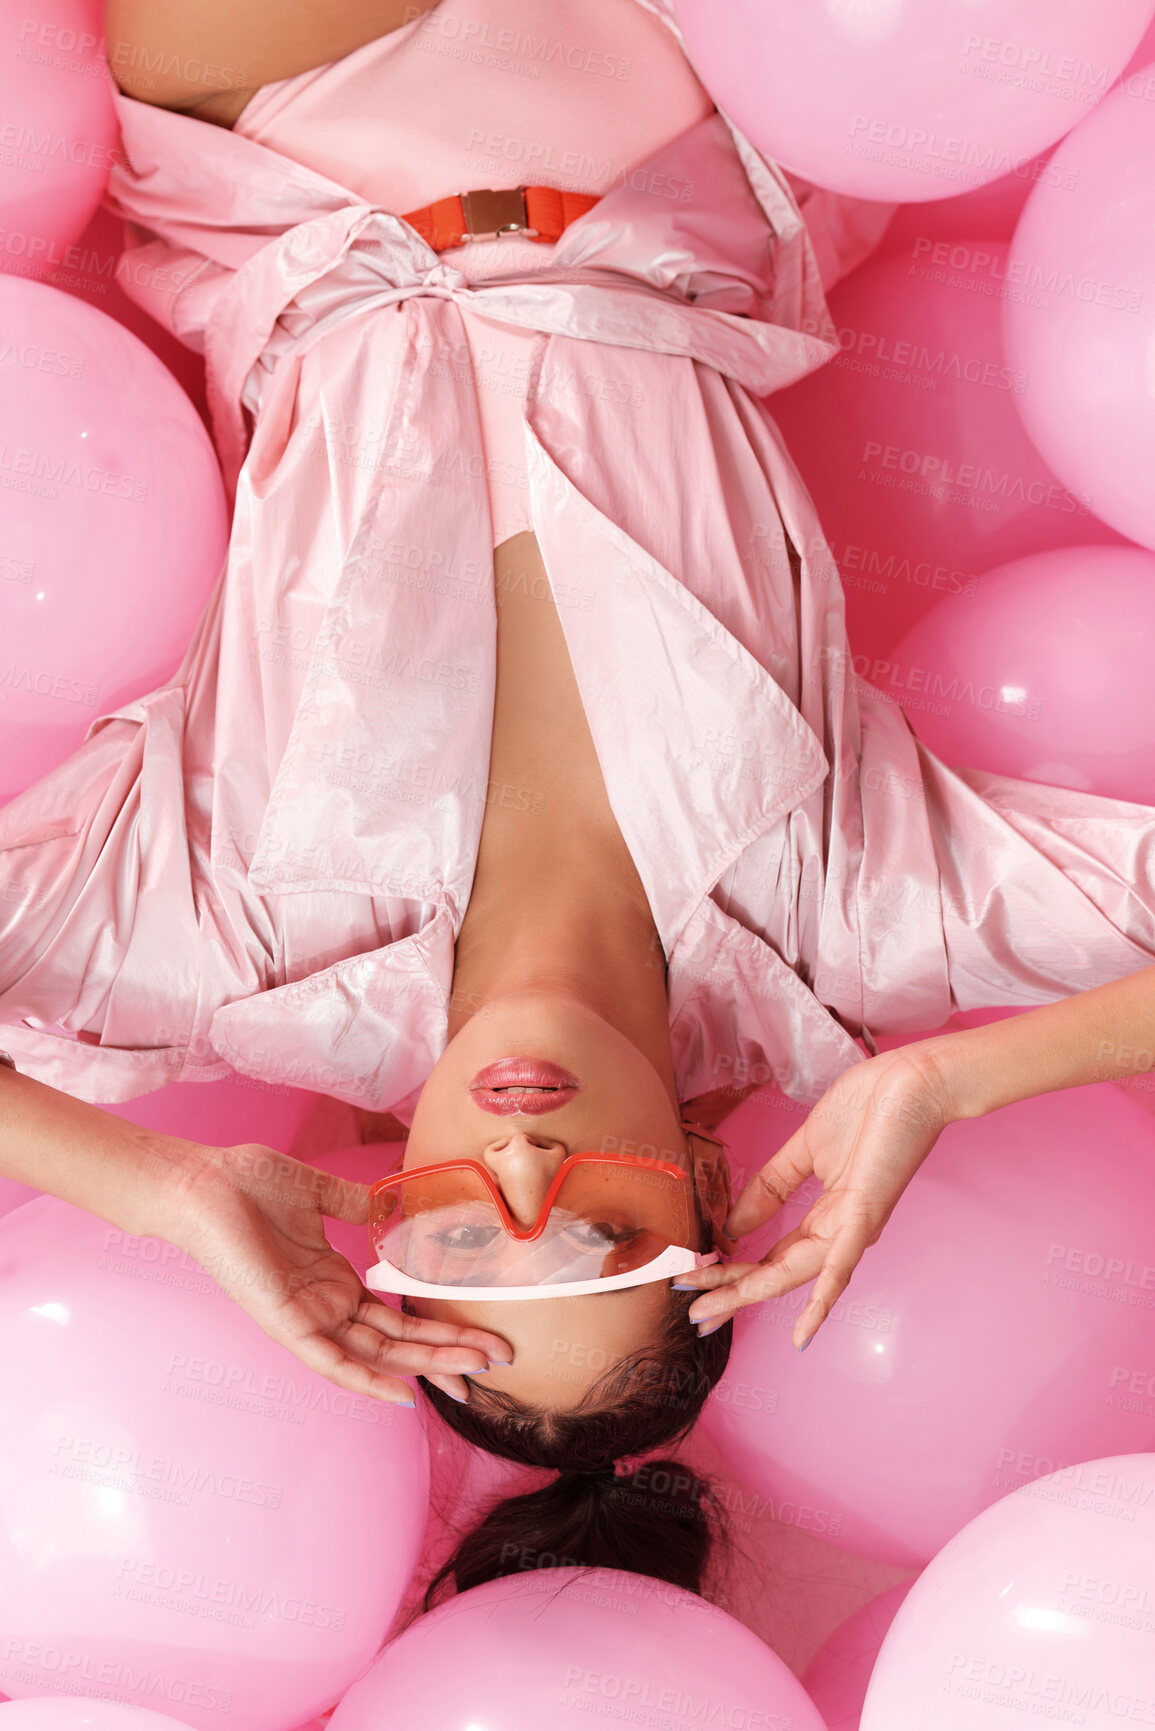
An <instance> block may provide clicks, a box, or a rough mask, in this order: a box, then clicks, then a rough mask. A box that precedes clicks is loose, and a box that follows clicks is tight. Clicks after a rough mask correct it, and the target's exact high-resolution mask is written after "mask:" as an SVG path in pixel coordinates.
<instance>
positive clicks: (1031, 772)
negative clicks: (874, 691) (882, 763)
mask: <svg viewBox="0 0 1155 1731" xmlns="http://www.w3.org/2000/svg"><path fill="white" fill-rule="evenodd" d="M888 659H889V666H888V667H887V668H886V669H885V670H884V671H881V672H880V673H879V675H878V676H877V677H876V679H875V683H876V684H877V685H879V686H880V687H882V689H883V690H885V691H887V692H889V693H890V694H891V695H892V696H893V697H894V698H895V699H896V700H897V701H898V702H899V703H904V702H906V701H907V700H908V697H909V694H910V693H911V692H917V693H919V702H918V706H917V711H916V712H915V713H912V714H911V718H910V719H911V723H912V725H913V727H914V729H915V731H916V733H917V734H918V736H919V738H920V739H922V740H924V741H925V743H926V744H927V745H928V746H929V747H930V749H931V750H932V751H933V752H935V753H936V755H937V756H939V757H941V758H942V759H943V760H944V762H946V763H949V764H954V765H964V766H966V767H967V768H971V769H989V770H993V771H995V772H997V773H998V774H1000V775H1013V776H1017V777H1019V778H1020V779H1023V780H1027V781H1043V782H1049V783H1053V784H1055V785H1058V786H1062V787H1075V788H1081V789H1082V790H1083V791H1085V792H1088V793H1098V794H1103V795H1105V796H1107V797H1108V798H1111V799H1123V800H1133V801H1136V802H1138V803H1140V804H1144V805H1155V705H1153V704H1152V702H1151V695H1150V690H1149V679H1150V669H1151V667H1152V664H1153V663H1155V553H1149V552H1147V551H1146V549H1140V548H1138V547H1064V548H1059V549H1057V550H1055V551H1054V552H1051V553H1035V554H1032V555H1031V556H1030V557H1029V558H1027V559H1019V560H1016V561H1014V562H1013V563H1011V564H1009V565H1002V566H999V567H998V568H997V569H995V570H994V571H988V572H984V574H983V577H982V579H981V581H980V584H979V588H978V592H977V594H976V595H975V597H974V599H973V600H972V602H971V604H970V606H969V607H966V608H962V607H951V606H947V605H940V606H938V607H934V608H932V609H931V611H930V612H929V613H928V614H927V615H926V616H925V618H923V619H920V620H919V622H918V624H917V625H915V626H914V628H913V629H912V630H911V631H909V632H908V633H907V635H906V636H905V637H904V638H903V639H902V641H901V642H900V643H899V644H898V645H897V646H896V647H895V649H894V651H893V653H892V655H891V656H890V657H889V658H888Z"/></svg>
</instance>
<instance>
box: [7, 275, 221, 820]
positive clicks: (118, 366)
mask: <svg viewBox="0 0 1155 1731" xmlns="http://www.w3.org/2000/svg"><path fill="white" fill-rule="evenodd" d="M0 333H2V334H0V372H2V374H3V390H2V392H0V479H2V480H3V483H4V488H5V491H4V500H5V505H4V548H3V557H2V558H0V591H2V606H3V615H4V621H5V625H4V640H3V655H2V657H0V699H2V707H0V765H2V768H0V797H3V796H11V795H12V794H13V793H15V792H17V791H19V789H21V788H22V787H24V786H27V784H28V782H29V781H32V780H35V779H36V778H37V777H38V776H40V775H42V774H43V773H45V771H46V770H48V769H50V768H51V767H52V766H53V765H54V764H56V763H58V762H59V761H60V760H61V759H62V758H64V757H65V756H67V754H68V753H69V752H70V751H72V750H74V749H75V748H76V746H77V745H78V744H79V743H80V741H81V739H82V738H83V737H84V733H85V731H86V729H87V728H88V726H89V723H90V722H92V721H93V720H94V719H95V718H96V717H97V716H98V715H101V714H104V713H107V712H108V711H110V710H112V709H114V708H116V706H117V705H118V704H120V703H122V702H124V701H125V700H126V699H129V698H132V697H136V696H139V695H140V694H141V693H143V692H146V691H149V690H151V689H153V688H154V687H156V686H157V685H159V684H161V683H162V682H163V681H164V680H165V679H167V678H168V677H169V676H170V675H171V674H172V673H173V672H174V671H175V669H176V666H177V664H178V663H179V661H180V658H181V656H182V655H183V653H184V651H185V649H186V647H187V644H188V640H189V637H190V635H191V633H192V629H193V627H194V625H195V624H196V621H197V619H198V618H199V616H200V614H201V611H202V609H203V607H204V604H205V602H206V600H207V599H208V596H209V594H210V592H211V591H212V588H213V586H214V584H215V583H216V581H217V578H218V577H219V575H220V569H221V562H222V559H223V557H224V550H225V545H226V540H227V530H228V524H227V510H226V504H225V497H224V489H223V487H222V485H221V479H220V471H219V468H218V465H217V460H216V455H215V453H214V451H213V447H212V444H211V441H210V440H209V437H208V434H207V433H206V431H205V429H204V426H203V424H202V422H201V420H200V418H199V416H198V415H197V413H196V411H195V409H194V408H193V407H192V404H191V403H190V402H189V400H188V398H187V397H186V396H185V394H184V392H183V391H182V390H181V389H180V386H179V385H178V384H177V383H176V381H175V380H174V379H173V378H172V377H171V376H170V375H169V373H168V372H167V371H166V369H165V368H164V367H163V366H162V365H161V364H160V362H159V361H158V360H157V359H156V357H155V355H153V354H152V353H151V352H150V351H149V350H148V349H147V348H146V347H145V345H144V344H143V343H141V342H140V341H138V339H137V338H136V337H134V336H132V335H131V334H130V333H129V332H128V331H126V330H124V329H122V328H121V326H120V325H118V324H116V323H115V321H114V320H112V319H109V318H107V317H106V316H105V315H104V314H103V313H101V312H98V311H97V310H96V309H95V308H94V307H90V306H86V305H85V304H84V303H83V302H82V301H79V300H76V299H74V298H73V297H72V296H71V295H67V294H63V293H61V292H60V291H59V290H58V289H54V288H48V287H46V286H45V285H44V284H43V283H36V282H28V281H25V280H23V279H21V278H19V277H8V276H0Z"/></svg>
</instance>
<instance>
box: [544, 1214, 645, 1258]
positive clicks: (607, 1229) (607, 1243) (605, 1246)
mask: <svg viewBox="0 0 1155 1731" xmlns="http://www.w3.org/2000/svg"><path fill="white" fill-rule="evenodd" d="M562 1236H563V1237H565V1238H567V1239H568V1240H569V1241H570V1243H571V1244H573V1245H574V1246H575V1247H576V1248H577V1249H579V1250H592V1251H599V1250H603V1251H604V1250H610V1249H614V1250H618V1249H621V1247H622V1246H623V1245H625V1244H632V1243H633V1241H634V1240H635V1239H636V1238H637V1237H638V1228H637V1227H636V1226H614V1225H613V1224H612V1223H611V1222H610V1221H608V1220H571V1221H569V1222H568V1223H567V1225H566V1227H565V1229H564V1232H563V1234H562Z"/></svg>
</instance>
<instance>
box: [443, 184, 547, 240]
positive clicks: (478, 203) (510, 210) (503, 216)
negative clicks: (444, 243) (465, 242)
mask: <svg viewBox="0 0 1155 1731" xmlns="http://www.w3.org/2000/svg"><path fill="white" fill-rule="evenodd" d="M458 196H459V198H460V199H461V209H462V211H463V213H464V216H465V231H466V233H467V235H468V236H469V238H470V239H471V240H490V239H492V238H495V237H496V236H497V235H499V234H536V233H537V230H536V229H535V228H530V226H529V213H528V211H527V210H526V208H525V188H524V186H503V187H492V186H490V187H482V188H480V189H475V190H474V191H472V192H462V193H459V194H458Z"/></svg>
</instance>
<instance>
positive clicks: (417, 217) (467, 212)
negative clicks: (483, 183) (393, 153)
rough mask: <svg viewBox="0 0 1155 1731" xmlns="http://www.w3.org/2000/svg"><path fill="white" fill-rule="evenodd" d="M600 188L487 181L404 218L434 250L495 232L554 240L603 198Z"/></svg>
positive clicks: (441, 250) (496, 233) (541, 239)
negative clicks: (565, 189) (571, 188)
mask: <svg viewBox="0 0 1155 1731" xmlns="http://www.w3.org/2000/svg"><path fill="white" fill-rule="evenodd" d="M598 196H599V195H598V194H596V193H589V192H563V191H562V190H561V188H560V187H557V186H509V187H497V188H494V187H486V188H483V189H482V190H480V191H473V192H454V193H451V194H450V196H449V197H448V198H439V199H437V200H435V202H434V203H433V204H426V205H423V206H422V207H421V209H420V210H409V211H406V212H405V215H404V216H403V218H402V221H403V222H407V223H408V224H409V226H410V227H411V228H415V229H416V230H417V232H418V234H419V235H420V236H421V238H422V240H424V241H427V242H428V244H429V245H430V246H431V247H432V248H433V250H434V252H444V251H445V249H446V247H450V246H460V245H461V244H462V243H463V242H464V241H467V240H479V239H488V238H489V236H491V235H499V234H525V235H526V237H527V239H529V240H540V241H554V240H557V239H558V237H559V236H560V234H561V232H562V230H563V229H564V228H567V227H568V226H569V224H570V223H571V222H574V221H576V219H577V218H578V217H579V216H584V215H585V213H586V211H587V210H589V209H590V208H591V206H592V205H595V204H596V203H597V202H598Z"/></svg>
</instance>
